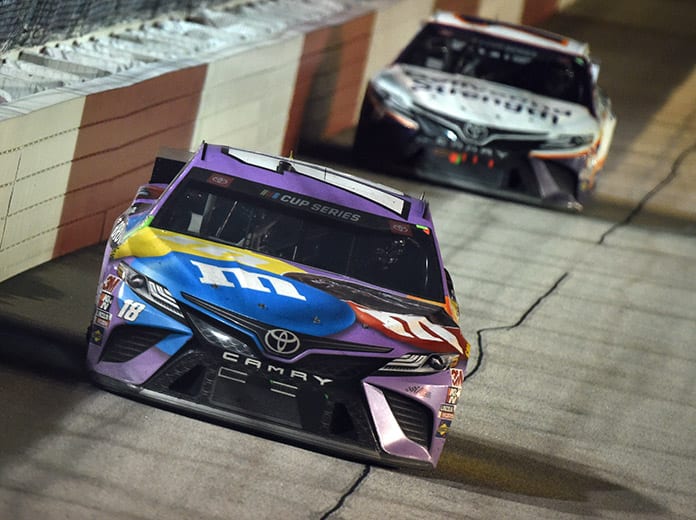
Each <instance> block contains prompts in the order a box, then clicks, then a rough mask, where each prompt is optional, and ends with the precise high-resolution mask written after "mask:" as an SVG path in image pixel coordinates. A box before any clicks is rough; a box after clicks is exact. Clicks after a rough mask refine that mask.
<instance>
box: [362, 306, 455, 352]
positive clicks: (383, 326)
mask: <svg viewBox="0 0 696 520" xmlns="http://www.w3.org/2000/svg"><path fill="white" fill-rule="evenodd" d="M348 303H349V304H350V306H351V307H352V308H353V310H354V311H355V314H356V316H357V317H358V320H359V321H360V322H361V323H363V324H364V325H367V326H368V327H372V328H373V329H375V330H378V331H379V332H381V333H382V334H384V335H385V336H389V337H390V338H394V339H397V340H401V341H406V342H408V343H411V344H413V345H416V346H418V347H420V348H424V349H426V350H430V351H432V352H443V353H447V352H452V351H453V350H455V351H457V352H459V353H460V354H463V355H465V356H466V353H467V351H468V349H467V345H468V343H467V341H466V340H465V339H464V336H462V332H461V330H459V327H445V326H442V325H438V324H436V323H432V322H431V321H430V320H428V319H427V318H425V317H424V316H417V315H413V314H396V313H391V312H384V311H377V310H374V309H368V308H367V307H363V306H361V305H358V304H357V303H354V302H348Z"/></svg>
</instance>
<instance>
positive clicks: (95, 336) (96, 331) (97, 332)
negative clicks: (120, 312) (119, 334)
mask: <svg viewBox="0 0 696 520" xmlns="http://www.w3.org/2000/svg"><path fill="white" fill-rule="evenodd" d="M103 339H104V329H103V328H102V327H98V326H96V325H92V334H91V336H90V341H91V342H92V343H94V344H95V345H101V344H102V340H103Z"/></svg>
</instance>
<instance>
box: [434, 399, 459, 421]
mask: <svg viewBox="0 0 696 520" xmlns="http://www.w3.org/2000/svg"><path fill="white" fill-rule="evenodd" d="M456 409H457V407H456V406H455V405H453V404H448V403H443V404H441V405H440V410H439V412H438V414H437V416H438V417H439V418H440V419H447V420H449V421H451V420H452V419H454V411H455V410H456Z"/></svg>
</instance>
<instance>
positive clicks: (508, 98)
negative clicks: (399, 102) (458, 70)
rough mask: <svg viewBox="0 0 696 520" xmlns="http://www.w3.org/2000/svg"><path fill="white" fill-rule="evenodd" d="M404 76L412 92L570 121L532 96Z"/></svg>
mask: <svg viewBox="0 0 696 520" xmlns="http://www.w3.org/2000/svg"><path fill="white" fill-rule="evenodd" d="M404 73H405V74H406V75H407V76H409V77H410V78H411V80H412V81H413V83H412V87H411V88H412V90H413V91H414V92H418V91H430V92H432V91H437V92H447V97H454V96H458V97H463V98H466V99H470V100H477V101H479V102H480V103H481V104H487V105H495V107H496V108H497V109H499V110H501V111H503V110H505V111H508V112H513V113H517V114H519V113H525V114H527V115H529V116H531V117H538V118H540V119H546V118H549V119H550V120H551V122H552V123H553V124H558V123H559V121H560V119H561V117H571V116H572V115H573V113H572V112H571V111H570V110H569V109H568V108H566V107H552V106H550V105H547V104H543V103H540V102H539V100H538V99H534V98H533V97H531V96H526V95H520V94H516V93H511V92H506V91H503V90H502V89H494V88H491V87H489V86H487V85H481V84H478V83H474V82H472V81H467V80H457V79H450V78H436V77H433V76H432V75H429V74H423V73H419V72H416V71H412V70H404ZM443 97H444V96H443Z"/></svg>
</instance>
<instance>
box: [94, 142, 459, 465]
mask: <svg viewBox="0 0 696 520" xmlns="http://www.w3.org/2000/svg"><path fill="white" fill-rule="evenodd" d="M457 321H458V307H457V303H456V300H455V295H454V289H453V286H452V282H451V279H450V277H449V275H448V273H447V271H446V270H445V269H444V268H443V265H442V259H441V258H440V253H439V250H438V244H437V239H436V237H435V233H434V230H433V223H432V220H431V217H430V211H429V208H428V205H427V203H426V202H424V201H423V200H419V199H414V198H411V197H409V196H407V195H404V194H403V193H399V192H397V191H395V190H393V189H391V188H387V187H385V186H382V185H378V184H374V183H371V182H368V181H365V180H362V179H359V178H356V177H353V176H351V175H347V174H344V173H340V172H337V171H333V170H329V169H326V168H324V167H320V166H317V165H314V164H310V163H306V162H301V161H297V160H294V159H287V158H282V157H275V156H270V155H264V154H259V153H254V152H249V151H245V150H239V149H234V148H229V147H225V146H215V145H207V144H203V146H202V147H201V148H200V149H199V150H198V151H197V152H196V153H195V154H190V153H188V152H179V153H178V154H174V153H171V151H170V152H169V153H168V154H167V155H162V156H161V157H158V158H157V160H156V162H155V167H154V170H153V175H152V179H151V183H150V184H148V185H146V186H142V187H141V188H140V189H139V190H138V192H137V195H136V196H135V199H134V201H133V204H132V205H131V207H130V208H129V209H128V210H127V211H126V212H124V213H123V214H122V215H121V216H120V217H119V218H118V219H117V221H116V223H115V225H114V228H113V232H112V234H111V237H110V240H109V243H108V244H107V247H106V251H105V255H104V262H103V265H102V271H101V278H100V281H99V286H98V289H97V295H96V306H95V311H94V318H93V321H92V323H91V324H90V327H89V334H88V336H89V349H88V355H87V366H88V369H89V371H90V373H91V375H92V376H93V377H94V379H95V381H96V382H97V383H98V384H100V385H102V386H104V387H106V388H108V389H110V390H113V391H116V392H119V393H123V394H128V395H132V396H137V397H140V398H143V399H146V400H151V401H154V402H157V403H160V404H163V405H166V406H168V407H173V408H176V409H179V410H183V411H187V412H192V413H195V414H199V415H202V416H205V417H208V418H213V419H216V420H222V421H224V422H228V423H230V424H234V425H237V426H241V427H245V428H250V429H252V430H254V431H258V432H263V433H266V434H270V435H273V436H279V437H282V438H285V439H288V440H291V441H296V442H299V443H302V444H305V445H312V446H316V447H320V448H323V449H325V450H328V451H331V452H335V453H340V454H344V455H350V456H355V457H357V458H360V459H366V460H373V461H378V462H381V463H384V464H388V465H396V466H426V467H434V466H435V465H436V464H437V461H438V459H439V457H440V454H441V452H442V449H443V446H444V442H445V438H446V437H447V433H448V431H449V429H450V426H451V424H452V420H453V418H454V412H455V409H456V406H457V399H458V398H459V393H460V389H461V385H462V381H463V376H464V369H465V366H466V362H467V358H468V356H469V344H468V343H467V341H466V340H465V339H464V337H463V336H462V334H461V331H460V329H459V327H458V325H457Z"/></svg>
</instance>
